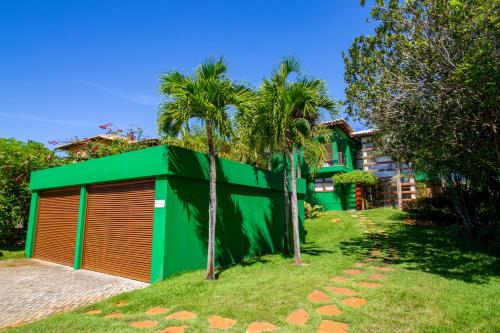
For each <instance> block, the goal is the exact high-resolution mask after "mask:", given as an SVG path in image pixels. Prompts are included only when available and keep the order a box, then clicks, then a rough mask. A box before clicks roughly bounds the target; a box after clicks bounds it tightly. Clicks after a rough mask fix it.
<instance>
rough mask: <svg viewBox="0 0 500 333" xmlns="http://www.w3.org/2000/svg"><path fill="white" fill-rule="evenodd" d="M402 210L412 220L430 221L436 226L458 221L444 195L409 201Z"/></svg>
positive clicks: (451, 203) (450, 202)
mask: <svg viewBox="0 0 500 333" xmlns="http://www.w3.org/2000/svg"><path fill="white" fill-rule="evenodd" d="M403 210H404V211H405V212H407V213H408V215H409V216H410V217H412V218H415V219H417V220H420V221H432V222H434V223H436V224H438V225H450V224H454V223H456V222H458V221H459V217H458V216H457V215H456V213H455V207H454V204H453V201H452V200H451V199H450V198H448V197H447V196H446V195H444V194H441V195H438V196H436V197H433V198H428V197H422V198H418V199H415V200H411V201H409V202H407V203H406V204H405V206H404V208H403Z"/></svg>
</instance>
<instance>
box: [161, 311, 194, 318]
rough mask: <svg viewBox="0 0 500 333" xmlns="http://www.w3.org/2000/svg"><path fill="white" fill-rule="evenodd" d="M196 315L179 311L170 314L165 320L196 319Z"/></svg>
mask: <svg viewBox="0 0 500 333" xmlns="http://www.w3.org/2000/svg"><path fill="white" fill-rule="evenodd" d="M196 317H197V315H196V313H193V312H190V311H179V312H175V313H172V314H169V315H168V316H166V317H165V319H175V320H189V319H194V318H196Z"/></svg>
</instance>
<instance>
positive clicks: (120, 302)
mask: <svg viewBox="0 0 500 333" xmlns="http://www.w3.org/2000/svg"><path fill="white" fill-rule="evenodd" d="M128 304H129V302H128V301H118V302H116V303H115V304H113V305H114V306H118V307H122V306H127V305H128Z"/></svg>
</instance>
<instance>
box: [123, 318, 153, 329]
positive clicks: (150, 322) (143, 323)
mask: <svg viewBox="0 0 500 333" xmlns="http://www.w3.org/2000/svg"><path fill="white" fill-rule="evenodd" d="M156 325H158V322H157V321H155V320H143V321H134V322H133V323H130V324H129V326H131V327H135V328H152V327H155V326H156Z"/></svg>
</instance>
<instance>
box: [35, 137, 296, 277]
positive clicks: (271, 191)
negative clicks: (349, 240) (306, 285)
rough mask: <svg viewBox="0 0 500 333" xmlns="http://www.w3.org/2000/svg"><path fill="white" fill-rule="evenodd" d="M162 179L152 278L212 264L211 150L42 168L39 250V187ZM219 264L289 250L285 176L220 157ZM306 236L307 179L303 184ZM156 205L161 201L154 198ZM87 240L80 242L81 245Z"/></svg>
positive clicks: (158, 150)
mask: <svg viewBox="0 0 500 333" xmlns="http://www.w3.org/2000/svg"><path fill="white" fill-rule="evenodd" d="M150 177H155V179H156V181H155V200H165V207H155V211H154V222H153V242H152V243H153V245H152V268H151V282H156V281H160V280H162V279H164V278H165V277H167V276H169V275H172V274H175V273H178V272H181V271H186V270H191V269H199V268H204V267H205V265H206V247H207V245H206V240H207V231H208V222H207V219H208V197H209V195H208V177H209V160H208V157H207V156H206V155H205V154H201V153H196V152H193V151H190V150H187V149H182V148H177V147H167V146H158V147H153V148H147V149H143V150H138V151H134V152H130V153H125V154H120V155H114V156H109V157H105V158H100V159H95V160H91V161H87V162H80V163H75V164H72V165H66V166H61V167H57V168H52V169H46V170H41V171H36V172H34V173H33V174H32V176H31V183H30V188H31V189H32V191H35V192H34V195H33V199H32V205H31V211H30V222H29V227H28V241H27V245H26V250H27V255H28V256H30V255H31V254H32V250H33V245H32V240H33V239H34V230H35V229H34V228H35V225H36V209H37V203H38V195H37V191H40V190H45V189H53V188H60V187H68V186H77V185H78V186H82V190H81V191H83V192H82V193H84V194H86V190H85V189H86V187H85V186H86V185H88V184H95V183H104V182H116V181H123V180H130V179H139V178H150ZM217 177H218V178H217V195H218V224H217V229H216V238H217V243H216V246H217V253H216V255H217V265H227V264H231V263H236V262H238V261H241V260H242V259H243V258H248V257H253V256H257V255H261V254H264V253H270V252H276V251H281V249H282V248H283V237H282V235H283V180H282V176H281V175H280V174H279V173H274V172H269V171H266V170H262V169H258V168H254V167H252V166H250V165H246V164H242V163H237V162H233V161H229V160H223V159H219V160H218V161H217ZM297 191H298V193H299V211H300V221H301V235H302V239H303V240H304V237H305V236H304V234H305V232H304V230H303V227H302V226H303V224H302V222H303V220H304V213H303V204H304V203H303V199H304V197H305V193H306V183H305V181H304V180H303V179H299V180H298V181H297ZM151 204H153V203H151ZM85 206H86V196H85V195H83V196H82V197H81V201H80V215H79V223H78V234H77V247H76V251H75V268H79V263H80V261H81V242H82V241H83V228H84V223H83V222H84V221H85V210H86V209H85ZM78 244H80V245H78Z"/></svg>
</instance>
